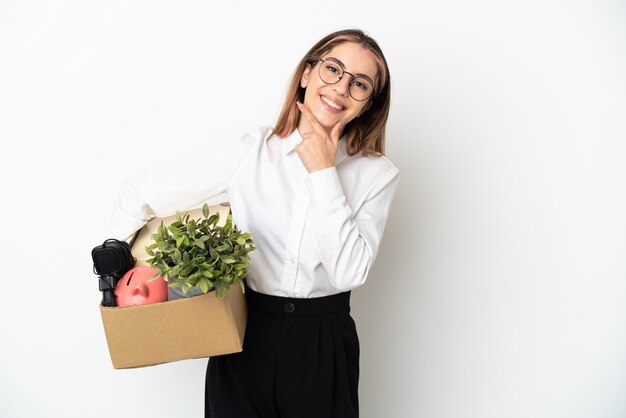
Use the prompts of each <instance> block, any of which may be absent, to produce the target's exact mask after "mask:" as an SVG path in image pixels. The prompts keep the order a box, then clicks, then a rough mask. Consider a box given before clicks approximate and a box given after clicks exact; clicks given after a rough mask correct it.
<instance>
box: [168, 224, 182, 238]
mask: <svg viewBox="0 0 626 418" xmlns="http://www.w3.org/2000/svg"><path fill="white" fill-rule="evenodd" d="M167 229H168V230H169V231H170V232H171V233H172V234H174V235H175V236H177V237H178V236H180V235H182V232H180V229H178V228H176V227H175V226H174V225H170V226H168V227H167Z"/></svg>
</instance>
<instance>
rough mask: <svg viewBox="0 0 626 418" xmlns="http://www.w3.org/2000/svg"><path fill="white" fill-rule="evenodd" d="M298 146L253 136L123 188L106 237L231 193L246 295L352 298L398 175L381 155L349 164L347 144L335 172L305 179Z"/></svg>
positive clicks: (267, 133)
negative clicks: (244, 237)
mask: <svg viewBox="0 0 626 418" xmlns="http://www.w3.org/2000/svg"><path fill="white" fill-rule="evenodd" d="M301 141H302V137H301V136H300V133H299V131H298V130H297V129H296V130H294V131H293V133H292V134H291V135H290V136H288V137H287V138H284V139H281V138H279V137H277V136H276V135H273V133H272V128H261V127H255V128H253V129H251V130H250V131H249V132H248V133H246V134H245V135H243V136H242V137H240V138H239V139H237V140H232V141H222V142H220V143H218V144H215V145H213V146H210V147H208V148H206V149H204V150H202V151H200V152H197V153H195V154H193V155H190V156H188V157H186V158H185V159H183V160H180V159H178V160H176V162H175V163H170V164H164V165H162V166H160V167H156V168H154V169H151V170H149V171H148V172H146V173H144V174H143V175H142V176H140V177H138V178H136V179H134V180H130V181H126V182H124V183H123V185H122V190H121V192H120V197H119V200H118V204H117V206H116V207H115V210H114V213H113V218H112V220H111V225H110V228H109V237H114V238H118V239H125V238H127V237H128V236H129V235H131V234H132V233H134V232H135V231H136V230H137V229H139V228H141V227H142V226H143V225H144V224H145V223H146V222H147V221H148V220H149V219H150V217H151V216H157V217H165V216H170V215H172V214H173V213H174V212H175V211H176V210H179V211H181V212H183V211H184V210H188V209H190V208H192V207H197V206H199V205H201V204H202V203H203V202H205V201H207V200H208V199H211V198H213V197H215V196H218V195H220V194H222V193H228V195H229V197H230V199H229V200H230V205H231V210H232V213H233V223H234V224H235V225H236V226H237V227H238V228H239V229H241V230H243V231H244V232H252V233H253V235H252V238H253V240H254V243H255V247H256V248H257V249H256V250H255V251H252V252H250V253H249V256H250V259H251V268H250V272H249V274H248V278H247V282H248V285H249V286H250V287H251V288H252V289H254V290H256V291H258V292H261V293H266V294H271V295H276V296H289V297H300V298H311V297H319V296H328V295H332V294H336V293H340V292H343V291H347V290H350V289H354V288H356V287H358V286H360V285H362V284H363V283H364V282H365V279H366V278H367V275H368V273H369V271H370V269H371V267H372V264H373V263H374V259H375V258H376V254H377V252H378V248H379V245H380V241H381V239H382V236H383V231H384V229H385V223H386V221H387V215H388V214H389V208H390V206H391V201H392V199H393V196H394V194H395V191H396V188H397V185H398V178H399V171H398V169H397V168H396V167H395V166H394V165H393V164H392V163H391V162H390V161H389V160H388V159H387V157H385V156H381V157H364V156H363V155H362V154H361V153H359V154H357V155H354V156H348V155H347V154H346V150H345V142H346V137H345V135H344V137H342V138H341V140H340V141H339V147H338V149H337V155H336V158H335V165H334V167H330V168H326V169H323V170H319V171H315V172H313V173H308V171H307V170H306V168H305V167H304V164H303V163H302V161H301V160H300V157H299V156H298V154H297V153H296V152H295V150H294V148H295V146H296V145H297V144H298V143H300V142H301Z"/></svg>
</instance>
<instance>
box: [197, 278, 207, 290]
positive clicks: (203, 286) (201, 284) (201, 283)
mask: <svg viewBox="0 0 626 418" xmlns="http://www.w3.org/2000/svg"><path fill="white" fill-rule="evenodd" d="M198 286H199V287H200V290H202V293H206V292H208V291H209V283H208V282H207V280H206V279H200V280H199V281H198Z"/></svg>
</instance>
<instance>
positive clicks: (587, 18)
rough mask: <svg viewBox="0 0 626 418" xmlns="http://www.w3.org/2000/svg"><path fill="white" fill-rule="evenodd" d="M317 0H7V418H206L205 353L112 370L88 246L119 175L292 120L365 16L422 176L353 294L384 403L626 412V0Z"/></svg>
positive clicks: (0, 312)
mask: <svg viewBox="0 0 626 418" xmlns="http://www.w3.org/2000/svg"><path fill="white" fill-rule="evenodd" d="M298 4H299V3H295V2H287V1H285V2H269V3H265V2H252V1H250V2H247V3H245V2H241V3H236V2H202V1H183V2H163V1H127V0H123V1H119V0H114V1H107V2H85V1H79V0H66V1H60V0H58V1H54V2H53V1H42V0H2V2H0V140H1V142H0V143H1V144H2V151H1V153H0V178H1V180H0V181H1V182H2V190H3V194H4V196H5V197H4V199H3V204H2V208H1V209H0V210H1V215H2V219H3V220H4V222H3V224H2V231H3V237H4V238H3V239H2V240H0V246H1V247H0V251H1V252H0V254H2V263H1V265H2V270H3V277H4V280H3V283H4V284H3V286H2V293H1V294H0V295H1V296H0V297H1V299H0V318H1V322H0V416H2V417H10V418H18V417H62V418H67V417H85V416H89V417H107V416H110V413H111V412H112V411H115V413H116V416H117V417H120V418H122V417H140V416H146V417H147V416H150V417H155V418H156V417H171V416H188V417H199V416H202V410H203V390H204V372H205V366H206V360H193V361H183V362H178V363H173V364H168V365H161V366H156V367H151V368H143V369H134V370H123V371H115V370H113V368H112V366H111V363H110V360H109V357H108V351H107V347H106V341H105V338H104V333H103V330H102V324H101V321H100V316H99V312H98V309H97V305H98V302H99V298H100V294H99V292H98V291H97V280H96V277H95V276H94V275H93V274H92V272H91V268H92V265H91V259H90V251H91V248H92V247H93V246H95V245H97V244H99V243H100V240H101V239H102V237H103V235H104V234H105V231H106V227H107V224H108V220H109V216H110V213H111V209H112V205H113V201H114V199H115V198H116V196H117V192H118V188H119V185H120V183H121V181H122V180H123V179H125V178H128V177H132V176H133V175H135V174H137V173H138V172H140V171H141V170H142V169H143V168H144V167H145V166H147V165H148V164H150V162H151V161H162V160H164V159H165V158H169V157H170V156H171V155H172V153H173V152H180V153H184V152H188V151H189V150H194V149H197V148H199V147H201V146H204V145H206V144H208V143H209V142H211V141H217V140H220V139H222V138H225V137H233V136H238V135H239V134H240V133H241V132H243V131H244V130H245V129H246V127H247V126H249V125H252V124H272V123H273V121H274V119H275V117H276V116H277V113H278V110H279V106H280V103H281V100H282V96H283V93H284V91H285V88H286V85H287V81H288V79H289V77H290V75H291V72H292V70H293V68H294V67H295V64H296V63H297V61H298V60H299V59H300V57H301V56H302V55H303V54H304V53H305V52H306V50H308V48H309V47H310V46H311V45H312V44H313V43H314V42H315V41H317V40H318V39H319V38H321V37H322V36H324V35H325V34H326V33H328V32H331V31H334V30H338V29H341V28H344V27H350V26H356V27H360V28H362V29H364V30H366V31H367V32H369V33H370V34H371V35H372V36H373V37H375V38H376V39H377V40H378V41H379V43H380V45H381V47H382V48H383V50H384V51H385V54H386V56H387V59H388V61H389V64H390V66H391V71H392V77H393V88H394V90H393V107H392V115H391V118H390V122H389V126H388V132H389V142H388V156H389V158H390V159H391V160H392V161H393V162H394V163H395V164H396V165H397V166H398V167H399V168H400V170H401V184H400V187H399V189H398V193H397V197H396V200H395V201H394V205H393V208H392V212H391V217H390V220H389V222H388V225H387V230H386V235H385V237H384V240H383V244H382V248H381V250H380V252H379V255H378V259H377V261H376V265H375V269H374V270H373V271H372V272H371V275H370V278H369V281H368V283H367V284H366V285H365V286H364V287H362V288H360V289H358V290H357V291H355V292H354V296H353V315H354V317H355V318H356V321H357V324H358V326H359V331H360V335H361V346H362V358H361V369H362V379H361V386H360V393H361V408H362V417H364V418H379V417H385V418H405V417H411V418H412V417H418V418H529V417H533V418H620V417H621V418H623V417H624V416H626V397H624V390H625V389H626V354H625V353H626V303H625V299H626V265H625V262H624V254H625V253H626V222H625V219H624V213H626V193H625V191H626V172H625V168H624V166H625V164H624V163H625V162H626V158H625V157H626V122H625V121H626V118H625V116H626V83H625V81H624V80H625V78H624V74H626V29H625V28H626V6H625V4H624V3H623V2H621V1H612V2H609V1H577V2H571V1H560V2H559V1H530V2H529V1H515V2H501V1H488V0H477V1H474V2H464V1H454V0H451V1H436V2H435V1H432V2H422V1H416V2H405V1H385V2H383V3H380V2H375V1H371V0H361V1H345V2H327V1H324V0H318V1H313V2H307V3H304V4H300V5H298ZM164 394H171V397H164V396H163V395H164ZM153 395H154V396H156V397H157V399H158V403H155V404H146V403H145V402H146V399H147V398H148V397H150V396H153ZM113 400H115V403H116V405H115V406H114V405H113Z"/></svg>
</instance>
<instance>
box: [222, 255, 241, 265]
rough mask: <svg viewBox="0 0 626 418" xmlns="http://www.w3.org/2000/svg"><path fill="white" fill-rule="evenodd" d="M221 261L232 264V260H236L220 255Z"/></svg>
mask: <svg viewBox="0 0 626 418" xmlns="http://www.w3.org/2000/svg"><path fill="white" fill-rule="evenodd" d="M222 261H223V262H224V263H226V264H232V263H234V262H236V261H237V260H235V259H234V258H233V257H228V256H227V257H222Z"/></svg>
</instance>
